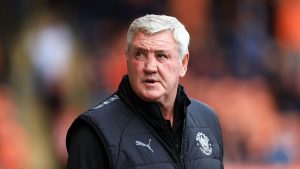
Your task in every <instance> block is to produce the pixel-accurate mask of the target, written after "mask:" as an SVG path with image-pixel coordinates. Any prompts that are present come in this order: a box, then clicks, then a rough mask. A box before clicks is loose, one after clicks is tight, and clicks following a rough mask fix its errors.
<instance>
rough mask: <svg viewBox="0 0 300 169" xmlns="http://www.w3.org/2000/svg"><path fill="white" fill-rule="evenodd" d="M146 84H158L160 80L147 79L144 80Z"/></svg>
mask: <svg viewBox="0 0 300 169" xmlns="http://www.w3.org/2000/svg"><path fill="white" fill-rule="evenodd" d="M143 82H144V83H156V82H158V80H155V79H145V80H143Z"/></svg>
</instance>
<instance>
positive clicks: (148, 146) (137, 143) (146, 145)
mask: <svg viewBox="0 0 300 169" xmlns="http://www.w3.org/2000/svg"><path fill="white" fill-rule="evenodd" d="M150 143H151V139H149V143H148V144H145V143H143V142H141V141H137V140H136V141H135V145H137V146H143V147H147V148H148V149H149V150H150V151H151V152H152V153H153V152H154V151H153V150H152V148H151V146H150Z"/></svg>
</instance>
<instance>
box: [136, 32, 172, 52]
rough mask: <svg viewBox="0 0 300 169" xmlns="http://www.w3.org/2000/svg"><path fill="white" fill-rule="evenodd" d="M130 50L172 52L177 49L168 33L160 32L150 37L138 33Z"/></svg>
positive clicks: (170, 34)
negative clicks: (162, 50)
mask: <svg viewBox="0 0 300 169" xmlns="http://www.w3.org/2000/svg"><path fill="white" fill-rule="evenodd" d="M132 48H142V49H148V50H156V49H165V50H168V49H170V50H174V49H177V43H176V41H175V39H174V37H173V34H172V33H171V32H170V31H162V32H158V33H154V34H151V35H148V34H145V33H143V32H141V31H139V32H138V33H137V34H136V35H135V37H134V38H133V41H132Z"/></svg>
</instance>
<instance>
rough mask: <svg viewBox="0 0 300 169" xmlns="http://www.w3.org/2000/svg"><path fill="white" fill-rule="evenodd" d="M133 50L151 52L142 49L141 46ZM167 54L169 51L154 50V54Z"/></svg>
mask: <svg viewBox="0 0 300 169" xmlns="http://www.w3.org/2000/svg"><path fill="white" fill-rule="evenodd" d="M133 49H134V50H135V51H141V52H149V50H148V49H146V48H143V47H140V46H138V47H133ZM166 52H167V50H163V49H158V50H154V53H166Z"/></svg>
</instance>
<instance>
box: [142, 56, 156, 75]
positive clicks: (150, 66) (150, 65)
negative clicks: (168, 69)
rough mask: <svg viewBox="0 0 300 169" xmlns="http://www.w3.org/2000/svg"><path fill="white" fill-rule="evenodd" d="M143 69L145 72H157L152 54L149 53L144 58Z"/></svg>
mask: <svg viewBox="0 0 300 169" xmlns="http://www.w3.org/2000/svg"><path fill="white" fill-rule="evenodd" d="M144 71H145V72H146V73H155V72H157V61H156V59H155V57H154V55H149V56H148V57H147V59H146V60H145V66H144Z"/></svg>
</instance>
